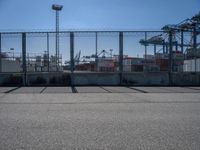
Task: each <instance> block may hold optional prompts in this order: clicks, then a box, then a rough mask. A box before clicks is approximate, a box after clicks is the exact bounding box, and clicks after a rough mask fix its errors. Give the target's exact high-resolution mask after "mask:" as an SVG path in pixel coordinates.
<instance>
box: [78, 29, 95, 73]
mask: <svg viewBox="0 0 200 150" xmlns="http://www.w3.org/2000/svg"><path fill="white" fill-rule="evenodd" d="M95 59H96V33H95V32H75V33H74V65H75V66H74V67H75V71H77V72H94V71H96V66H95Z"/></svg>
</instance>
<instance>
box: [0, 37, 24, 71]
mask: <svg viewBox="0 0 200 150" xmlns="http://www.w3.org/2000/svg"><path fill="white" fill-rule="evenodd" d="M0 37H1V47H0V49H1V52H0V72H21V71H22V67H21V66H22V57H21V54H22V53H21V52H22V40H21V39H22V36H21V34H17V33H1V36H0Z"/></svg>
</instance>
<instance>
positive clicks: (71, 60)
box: [70, 32, 74, 86]
mask: <svg viewBox="0 0 200 150" xmlns="http://www.w3.org/2000/svg"><path fill="white" fill-rule="evenodd" d="M70 70H71V86H73V85H74V77H73V73H74V32H70Z"/></svg>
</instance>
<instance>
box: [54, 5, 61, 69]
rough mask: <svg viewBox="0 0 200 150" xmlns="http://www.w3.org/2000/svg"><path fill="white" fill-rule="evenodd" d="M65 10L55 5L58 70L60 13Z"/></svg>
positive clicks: (57, 62) (57, 61)
mask: <svg viewBox="0 0 200 150" xmlns="http://www.w3.org/2000/svg"><path fill="white" fill-rule="evenodd" d="M62 8H63V6H62V5H57V4H53V5H52V9H53V10H55V11H56V69H57V71H58V66H59V11H61V10H62Z"/></svg>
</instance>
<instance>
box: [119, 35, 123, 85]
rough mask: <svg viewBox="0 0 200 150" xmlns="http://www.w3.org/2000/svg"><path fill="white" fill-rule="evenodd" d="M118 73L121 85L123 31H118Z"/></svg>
mask: <svg viewBox="0 0 200 150" xmlns="http://www.w3.org/2000/svg"><path fill="white" fill-rule="evenodd" d="M119 75H120V85H121V84H122V79H123V76H122V75H123V32H119Z"/></svg>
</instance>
